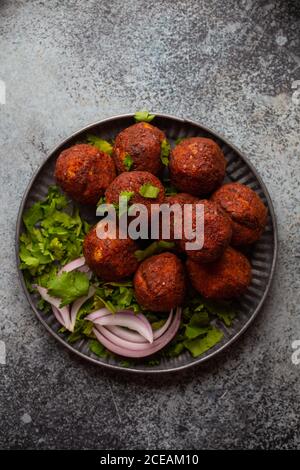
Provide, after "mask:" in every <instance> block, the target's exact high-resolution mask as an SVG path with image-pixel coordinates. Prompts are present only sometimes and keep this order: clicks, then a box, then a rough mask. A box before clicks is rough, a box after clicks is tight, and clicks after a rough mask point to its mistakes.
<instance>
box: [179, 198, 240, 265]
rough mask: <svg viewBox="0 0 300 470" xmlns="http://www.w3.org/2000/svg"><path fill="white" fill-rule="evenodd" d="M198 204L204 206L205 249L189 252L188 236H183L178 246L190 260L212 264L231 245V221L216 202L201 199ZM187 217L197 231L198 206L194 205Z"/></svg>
mask: <svg viewBox="0 0 300 470" xmlns="http://www.w3.org/2000/svg"><path fill="white" fill-rule="evenodd" d="M197 204H203V206H204V243H203V247H202V248H201V249H196V250H191V249H189V250H188V249H187V247H186V243H187V242H188V241H189V239H188V237H187V236H186V234H183V237H182V239H181V240H179V242H178V244H179V246H180V248H181V249H182V250H183V251H185V252H186V254H187V255H188V257H189V258H191V259H194V260H195V261H199V262H202V263H211V262H213V261H215V260H216V259H218V258H219V257H220V256H221V255H222V254H223V253H224V251H225V249H226V248H227V246H228V245H229V243H230V240H231V236H232V228H231V220H230V218H229V217H228V216H227V214H226V213H225V212H224V211H223V210H222V209H221V208H220V207H219V206H218V204H215V203H214V202H211V201H207V200H206V199H201V200H199V201H198V203H197ZM185 217H191V220H192V222H191V223H192V228H193V230H196V222H197V219H196V204H193V205H192V207H191V211H190V212H188V214H187V215H185ZM200 229H201V227H200ZM198 234H199V232H198ZM191 241H193V240H191Z"/></svg>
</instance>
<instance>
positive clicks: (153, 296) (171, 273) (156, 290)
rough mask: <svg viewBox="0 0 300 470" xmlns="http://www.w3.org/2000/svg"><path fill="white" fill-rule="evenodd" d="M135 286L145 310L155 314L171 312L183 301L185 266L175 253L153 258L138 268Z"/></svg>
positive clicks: (139, 300) (139, 301)
mask: <svg viewBox="0 0 300 470" xmlns="http://www.w3.org/2000/svg"><path fill="white" fill-rule="evenodd" d="M133 285H134V292H135V296H136V299H137V301H138V303H139V304H140V305H141V306H142V307H144V308H146V309H149V310H151V311H152V312H169V311H170V310H171V309H172V308H175V307H178V306H179V305H181V304H182V302H183V300H184V296H185V273H184V267H183V265H182V263H181V261H180V259H179V258H177V256H175V255H174V254H173V253H168V252H166V253H161V254H159V255H154V256H151V257H150V258H147V259H146V260H145V261H143V262H142V263H141V264H140V266H139V267H138V269H137V271H136V273H135V276H134V281H133Z"/></svg>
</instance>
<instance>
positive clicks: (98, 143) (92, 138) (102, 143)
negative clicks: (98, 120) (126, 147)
mask: <svg viewBox="0 0 300 470" xmlns="http://www.w3.org/2000/svg"><path fill="white" fill-rule="evenodd" d="M87 141H88V143H89V144H91V145H93V146H94V147H97V149H99V150H101V151H102V152H105V153H108V155H111V154H112V151H113V146H112V145H111V144H110V143H109V142H108V141H107V140H103V139H100V137H98V136H97V135H92V134H88V136H87Z"/></svg>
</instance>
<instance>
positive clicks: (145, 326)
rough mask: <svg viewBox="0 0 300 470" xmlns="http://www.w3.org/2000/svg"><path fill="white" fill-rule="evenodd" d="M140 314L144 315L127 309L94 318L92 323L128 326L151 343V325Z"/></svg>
mask: <svg viewBox="0 0 300 470" xmlns="http://www.w3.org/2000/svg"><path fill="white" fill-rule="evenodd" d="M141 316H142V317H144V315H142V314H139V315H135V314H134V312H132V311H130V310H127V311H122V312H117V313H114V314H111V315H106V316H103V317H101V318H98V319H95V320H94V323H95V324H97V325H101V326H105V325H112V326H114V325H117V326H125V328H129V329H130V330H134V331H137V332H138V333H140V334H141V335H142V336H144V338H146V340H148V341H149V343H153V331H152V328H151V325H150V323H149V321H148V320H147V319H146V317H144V318H143V319H142V317H141Z"/></svg>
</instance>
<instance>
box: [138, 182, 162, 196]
mask: <svg viewBox="0 0 300 470" xmlns="http://www.w3.org/2000/svg"><path fill="white" fill-rule="evenodd" d="M159 191H160V189H159V188H158V187H157V186H153V185H152V184H151V183H145V184H143V186H141V187H140V190H139V193H140V195H141V196H143V197H146V198H149V199H155V198H157V196H158V194H159Z"/></svg>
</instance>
